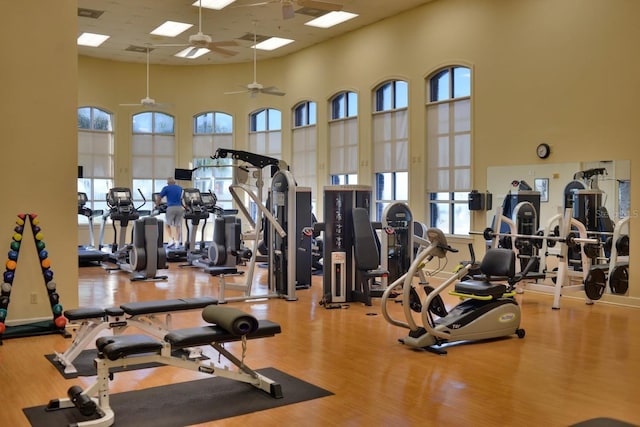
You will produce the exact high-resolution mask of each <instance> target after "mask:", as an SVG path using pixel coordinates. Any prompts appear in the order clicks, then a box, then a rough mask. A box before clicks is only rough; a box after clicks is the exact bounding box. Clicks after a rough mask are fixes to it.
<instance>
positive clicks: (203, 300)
mask: <svg viewBox="0 0 640 427" xmlns="http://www.w3.org/2000/svg"><path fill="white" fill-rule="evenodd" d="M217 303H218V300H217V299H215V298H211V297H198V298H180V299H171V300H160V301H138V302H128V303H125V304H121V305H120V308H122V309H123V310H124V311H125V312H126V313H127V314H129V315H131V316H136V315H140V314H152V313H165V312H170V311H180V310H195V309H198V308H205V307H206V306H208V305H211V304H217Z"/></svg>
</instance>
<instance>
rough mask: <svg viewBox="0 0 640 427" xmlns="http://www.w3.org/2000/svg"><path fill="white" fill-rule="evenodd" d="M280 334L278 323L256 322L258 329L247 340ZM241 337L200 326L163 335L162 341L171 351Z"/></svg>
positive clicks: (218, 328)
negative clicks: (166, 343) (168, 345)
mask: <svg viewBox="0 0 640 427" xmlns="http://www.w3.org/2000/svg"><path fill="white" fill-rule="evenodd" d="M280 332H282V329H281V328H280V325H279V324H278V323H275V322H272V321H270V320H258V329H257V330H256V331H255V332H252V333H250V334H247V335H246V337H247V339H253V338H265V337H271V336H274V335H275V334H279V333H280ZM240 339H241V337H239V336H238V335H235V334H232V333H231V332H229V331H227V330H226V329H224V328H221V327H220V326H216V325H212V326H201V327H196V328H185V329H176V330H174V331H171V332H169V333H168V334H167V335H165V337H164V340H165V341H166V342H168V343H169V344H171V347H172V348H173V349H178V348H184V347H191V346H200V345H208V344H211V343H212V342H230V341H238V340H240Z"/></svg>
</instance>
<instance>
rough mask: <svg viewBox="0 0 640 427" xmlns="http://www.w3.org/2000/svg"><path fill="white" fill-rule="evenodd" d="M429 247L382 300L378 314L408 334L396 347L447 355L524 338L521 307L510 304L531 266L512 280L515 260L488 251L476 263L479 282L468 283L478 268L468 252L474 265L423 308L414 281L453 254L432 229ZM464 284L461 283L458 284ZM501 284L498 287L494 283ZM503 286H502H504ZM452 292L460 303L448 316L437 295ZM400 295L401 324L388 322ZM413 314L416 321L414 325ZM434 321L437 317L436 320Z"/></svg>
mask: <svg viewBox="0 0 640 427" xmlns="http://www.w3.org/2000/svg"><path fill="white" fill-rule="evenodd" d="M427 239H428V242H427V243H428V245H427V246H426V248H424V249H423V250H422V251H420V252H419V253H418V255H416V257H415V259H414V261H413V262H412V263H411V266H410V267H409V270H408V271H407V273H406V274H405V275H403V276H402V277H400V278H398V279H397V280H396V281H395V282H393V283H392V284H391V285H389V286H388V287H387V288H386V289H385V291H384V293H383V295H382V302H381V306H382V314H383V316H384V318H385V319H386V320H387V321H388V322H389V323H391V324H392V325H395V326H399V327H401V328H406V329H409V334H408V335H407V336H406V337H404V338H401V339H399V342H400V343H402V344H406V345H408V346H410V347H413V348H421V349H425V350H427V351H430V352H433V353H437V354H446V353H447V352H446V350H444V349H442V348H438V347H439V346H441V345H443V344H446V343H450V342H455V341H466V340H483V339H490V338H498V337H505V336H509V335H512V334H516V335H517V336H518V338H523V337H524V335H525V331H524V329H521V328H520V319H521V311H520V306H519V305H518V303H517V301H516V300H515V299H514V296H515V290H514V287H515V284H516V283H517V282H518V281H520V280H522V279H523V278H524V276H525V275H526V274H527V272H528V270H529V268H531V266H532V264H533V263H531V262H530V263H529V264H528V265H527V267H526V268H525V269H524V270H523V272H522V273H519V274H516V273H515V271H516V268H515V259H516V258H515V254H514V252H513V251H511V250H509V249H504V248H495V249H493V248H492V249H488V250H487V253H486V255H485V257H484V258H483V260H482V262H481V263H480V271H481V272H482V274H483V275H482V276H473V277H472V278H469V277H470V276H469V277H467V276H468V274H469V271H470V270H471V269H472V268H476V267H477V266H476V265H475V259H474V254H473V250H472V246H471V245H469V248H470V251H471V257H472V262H471V263H469V264H468V265H465V266H463V267H462V268H460V269H459V270H458V271H457V272H456V273H455V274H454V275H453V276H451V277H450V278H449V279H447V280H445V281H444V282H443V283H442V284H441V285H440V286H438V287H437V288H435V289H433V290H431V291H430V292H426V293H427V298H426V300H425V302H424V303H421V302H420V300H419V297H418V298H416V297H417V295H418V292H417V291H416V287H417V286H425V291H428V289H426V283H423V282H422V281H421V282H420V283H419V284H414V277H416V275H418V273H420V272H421V271H422V269H423V267H424V266H425V265H426V264H428V263H429V262H430V261H432V260H433V259H434V258H438V259H443V258H446V256H447V252H457V249H454V248H452V247H451V246H449V245H448V243H447V240H446V238H445V236H444V234H443V233H442V231H441V230H439V229H437V228H430V229H428V230H427ZM463 278H465V279H464V280H462V281H461V279H463ZM498 281H500V282H498ZM504 282H506V283H504ZM453 285H455V286H454V290H453V291H450V292H449V293H450V294H451V295H454V296H457V297H460V298H462V299H463V301H462V302H460V303H459V304H457V305H456V306H455V307H453V308H452V309H450V310H447V308H446V306H445V304H444V301H443V299H442V297H441V294H442V293H443V292H444V291H445V290H447V289H448V288H450V287H451V286H453ZM396 293H400V294H401V295H402V300H401V302H402V305H403V312H404V317H405V321H402V320H396V319H394V318H392V317H391V315H390V313H389V310H388V304H389V302H390V300H391V301H397V298H396V299H393V295H394V294H396ZM413 312H417V313H419V315H420V319H419V320H418V321H416V319H414V314H413ZM434 316H437V317H438V318H437V319H436V318H435V317H434Z"/></svg>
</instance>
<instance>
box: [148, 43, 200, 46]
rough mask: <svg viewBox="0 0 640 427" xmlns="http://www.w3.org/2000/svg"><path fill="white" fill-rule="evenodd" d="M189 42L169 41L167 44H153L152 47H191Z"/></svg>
mask: <svg viewBox="0 0 640 427" xmlns="http://www.w3.org/2000/svg"><path fill="white" fill-rule="evenodd" d="M189 46H191V45H190V44H188V43H167V44H164V43H162V44H152V45H151V47H189Z"/></svg>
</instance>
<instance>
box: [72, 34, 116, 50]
mask: <svg viewBox="0 0 640 427" xmlns="http://www.w3.org/2000/svg"><path fill="white" fill-rule="evenodd" d="M109 37H111V36H105V35H103V34H94V33H82V34H80V37H78V44H79V45H80V46H91V47H98V46H100V45H101V44H102V43H104V41H105V40H107V39H108V38H109Z"/></svg>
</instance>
